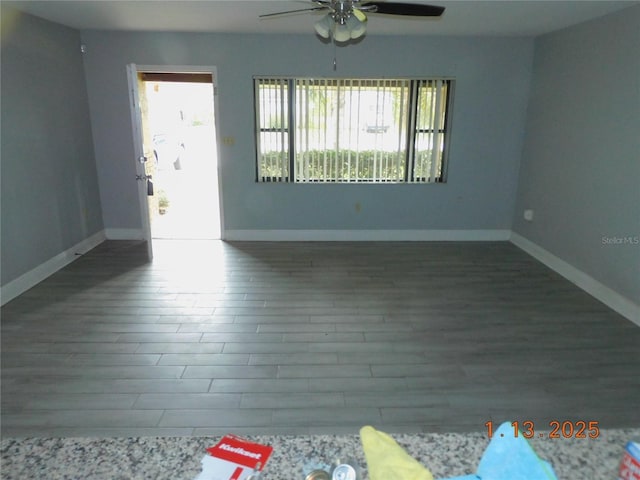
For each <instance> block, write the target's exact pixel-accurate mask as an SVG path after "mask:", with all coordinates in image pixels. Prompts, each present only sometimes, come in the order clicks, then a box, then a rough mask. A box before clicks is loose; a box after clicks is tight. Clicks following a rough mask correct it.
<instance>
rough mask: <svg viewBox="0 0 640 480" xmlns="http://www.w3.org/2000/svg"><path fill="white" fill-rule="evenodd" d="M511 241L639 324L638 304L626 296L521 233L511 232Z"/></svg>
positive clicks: (639, 310) (639, 307)
mask: <svg viewBox="0 0 640 480" xmlns="http://www.w3.org/2000/svg"><path fill="white" fill-rule="evenodd" d="M511 243H513V244H514V245H516V246H517V247H519V248H521V249H522V250H524V251H525V252H527V253H528V254H529V255H531V256H532V257H534V258H535V259H537V260H539V261H540V262H542V263H544V264H545V265H546V266H547V267H549V268H550V269H551V270H554V271H555V272H557V273H559V274H560V275H562V276H563V277H564V278H566V279H567V280H569V281H570V282H571V283H573V284H575V285H577V286H578V287H580V288H581V289H582V290H584V291H585V292H587V293H588V294H589V295H591V296H593V297H595V298H596V299H598V300H600V301H601V302H602V303H604V304H605V305H607V306H608V307H609V308H611V309H612V310H615V311H616V312H618V313H619V314H620V315H622V316H624V317H626V318H628V319H629V320H631V321H632V322H633V323H635V324H637V325H638V326H640V305H637V304H635V303H634V302H632V301H631V300H629V299H628V298H626V297H623V296H622V295H620V294H619V293H618V292H616V291H614V290H612V289H610V288H609V287H607V286H606V285H603V284H602V283H600V282H599V281H597V280H596V279H595V278H593V277H591V276H590V275H587V274H586V273H584V272H583V271H582V270H579V269H577V268H576V267H574V266H573V265H570V264H569V263H567V262H565V261H564V260H562V259H560V258H559V257H556V256H555V255H554V254H552V253H551V252H549V251H548V250H545V249H544V248H542V247H541V246H539V245H537V244H535V243H533V242H532V241H531V240H528V239H526V238H525V237H523V236H522V235H519V234H517V233H515V232H512V233H511Z"/></svg>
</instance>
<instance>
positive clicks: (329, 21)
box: [314, 15, 335, 38]
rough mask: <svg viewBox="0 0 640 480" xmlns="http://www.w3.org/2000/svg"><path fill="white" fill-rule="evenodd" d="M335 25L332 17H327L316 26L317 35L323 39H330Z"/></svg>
mask: <svg viewBox="0 0 640 480" xmlns="http://www.w3.org/2000/svg"><path fill="white" fill-rule="evenodd" d="M334 23H335V22H334V21H333V18H331V16H330V15H325V16H324V17H322V18H321V19H320V20H318V21H317V22H316V23H315V24H314V28H315V29H316V33H317V34H318V35H320V36H321V37H322V38H329V35H330V34H331V30H333V26H334Z"/></svg>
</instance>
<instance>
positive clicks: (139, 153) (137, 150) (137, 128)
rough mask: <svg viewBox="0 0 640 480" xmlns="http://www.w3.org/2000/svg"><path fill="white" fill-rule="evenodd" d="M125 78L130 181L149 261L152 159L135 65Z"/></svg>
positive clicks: (128, 66) (128, 67) (132, 65)
mask: <svg viewBox="0 0 640 480" xmlns="http://www.w3.org/2000/svg"><path fill="white" fill-rule="evenodd" d="M127 78H128V81H129V99H130V102H129V106H130V108H131V123H132V125H133V146H134V155H135V159H134V160H135V164H136V176H135V178H133V179H132V181H135V182H136V183H137V184H138V201H139V203H140V216H141V217H142V232H143V238H144V240H146V242H147V254H148V255H149V260H151V259H153V244H152V241H151V221H150V219H149V203H148V201H147V196H148V195H149V193H150V189H152V188H153V184H152V183H151V182H152V181H153V179H152V178H151V175H150V174H149V173H148V171H147V168H148V167H147V163H148V160H150V159H152V158H153V157H152V152H146V151H145V143H146V142H145V141H144V140H145V139H144V130H143V123H142V108H141V102H140V89H139V88H138V87H139V79H138V69H137V67H136V65H135V64H133V63H132V64H129V65H127Z"/></svg>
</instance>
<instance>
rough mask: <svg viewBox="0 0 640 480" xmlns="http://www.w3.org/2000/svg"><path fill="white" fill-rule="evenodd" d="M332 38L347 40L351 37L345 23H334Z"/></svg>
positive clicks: (341, 40) (337, 40)
mask: <svg viewBox="0 0 640 480" xmlns="http://www.w3.org/2000/svg"><path fill="white" fill-rule="evenodd" d="M333 38H334V39H335V41H336V42H348V41H349V40H350V39H351V32H350V31H349V27H348V26H347V24H346V23H344V24H340V23H336V24H335V32H333Z"/></svg>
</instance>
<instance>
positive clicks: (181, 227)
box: [137, 71, 221, 240]
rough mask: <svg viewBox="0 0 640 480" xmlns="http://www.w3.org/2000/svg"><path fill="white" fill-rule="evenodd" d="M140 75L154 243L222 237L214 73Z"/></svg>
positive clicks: (146, 171)
mask: <svg viewBox="0 0 640 480" xmlns="http://www.w3.org/2000/svg"><path fill="white" fill-rule="evenodd" d="M137 77H138V78H137V80H138V81H137V84H138V95H139V106H140V120H141V130H142V132H141V133H142V141H143V151H144V152H145V154H144V159H145V160H146V163H145V173H146V175H148V176H149V178H150V181H149V184H148V185H147V207H148V208H147V210H148V216H149V227H150V236H151V239H153V240H154V239H219V238H220V237H221V228H220V224H221V222H220V203H219V192H218V178H217V176H218V167H217V151H218V149H217V145H216V126H215V113H214V112H215V105H214V101H215V96H214V84H213V75H212V74H211V73H175V72H148V71H138V72H137Z"/></svg>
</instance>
